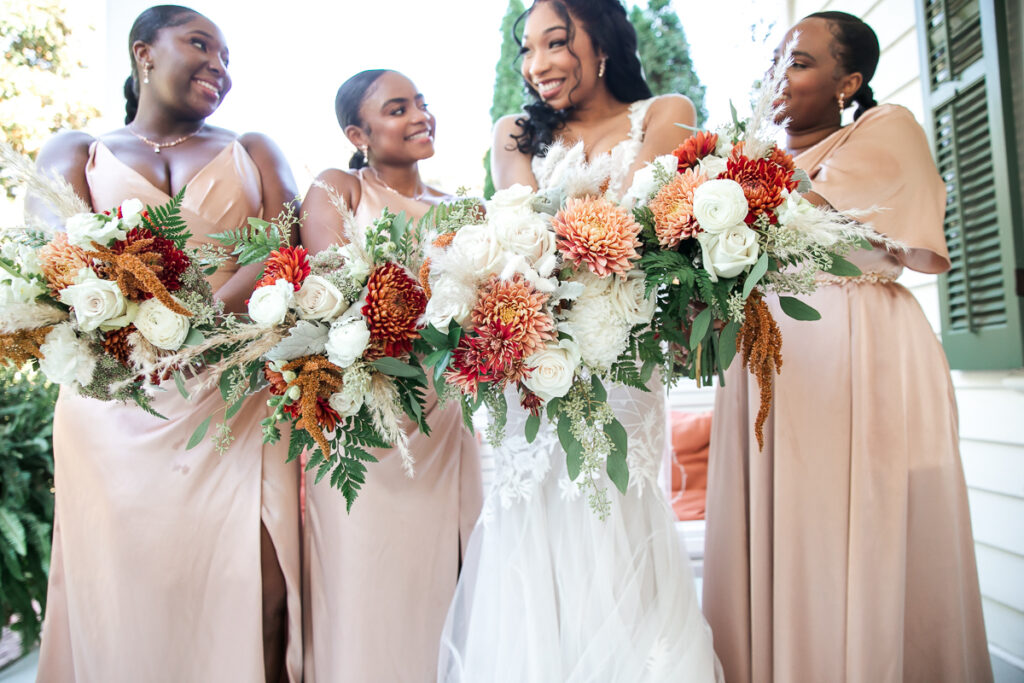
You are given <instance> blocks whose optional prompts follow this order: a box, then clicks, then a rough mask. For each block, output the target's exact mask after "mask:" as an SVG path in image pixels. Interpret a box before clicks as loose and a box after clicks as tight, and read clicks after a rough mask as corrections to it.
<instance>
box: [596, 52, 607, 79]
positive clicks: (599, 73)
mask: <svg viewBox="0 0 1024 683" xmlns="http://www.w3.org/2000/svg"><path fill="white" fill-rule="evenodd" d="M607 61H608V58H607V57H601V65H600V66H599V67H597V77H598V78H604V63H605V62H607Z"/></svg>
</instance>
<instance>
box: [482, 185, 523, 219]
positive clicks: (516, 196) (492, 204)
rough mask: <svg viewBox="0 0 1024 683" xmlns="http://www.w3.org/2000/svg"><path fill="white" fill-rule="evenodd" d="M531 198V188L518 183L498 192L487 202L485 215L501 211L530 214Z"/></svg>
mask: <svg viewBox="0 0 1024 683" xmlns="http://www.w3.org/2000/svg"><path fill="white" fill-rule="evenodd" d="M533 196H534V192H533V189H532V188H530V187H528V186H526V185H520V184H518V183H517V184H515V185H513V186H512V187H508V188H505V189H504V190H498V191H497V192H495V193H494V196H493V197H491V199H490V201H489V202H487V214H488V215H491V214H492V213H496V212H501V211H512V212H516V213H532V212H533V208H532V207H533Z"/></svg>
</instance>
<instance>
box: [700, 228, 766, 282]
mask: <svg viewBox="0 0 1024 683" xmlns="http://www.w3.org/2000/svg"><path fill="white" fill-rule="evenodd" d="M697 241H698V242H700V248H701V253H702V255H703V257H704V270H706V271H708V274H709V275H711V280H712V281H713V282H718V278H719V277H736V276H737V275H739V274H740V273H741V272H743V270H745V269H746V268H749V267H750V266H752V265H754V264H755V263H757V257H758V245H757V233H755V232H754V231H753V230H751V229H750V228H748V227H747V226H746V225H744V224H743V223H739V224H737V225H734V226H732V227H731V228H728V229H727V230H724V231H722V232H721V233H719V234H717V235H709V234H707V233H698V234H697Z"/></svg>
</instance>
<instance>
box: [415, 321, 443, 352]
mask: <svg viewBox="0 0 1024 683" xmlns="http://www.w3.org/2000/svg"><path fill="white" fill-rule="evenodd" d="M420 336H421V337H423V338H424V339H425V340H427V343H428V344H430V345H431V346H433V347H434V348H437V349H446V348H450V345H449V344H448V333H447V332H442V331H441V330H439V329H437V328H436V327H434V326H433V325H431V324H429V323H428V324H427V326H426V327H424V328H423V329H422V330H420Z"/></svg>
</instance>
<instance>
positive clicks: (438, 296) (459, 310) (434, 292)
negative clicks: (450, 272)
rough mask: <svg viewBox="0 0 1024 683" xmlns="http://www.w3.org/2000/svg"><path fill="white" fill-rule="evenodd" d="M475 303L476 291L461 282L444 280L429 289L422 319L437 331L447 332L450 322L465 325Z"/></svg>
mask: <svg viewBox="0 0 1024 683" xmlns="http://www.w3.org/2000/svg"><path fill="white" fill-rule="evenodd" d="M475 303H476V290H474V289H473V288H472V287H469V286H468V285H464V284H462V283H461V282H457V281H454V280H451V279H449V278H444V279H442V280H440V281H439V282H438V283H437V284H435V285H434V286H433V287H431V288H430V300H429V301H427V310H426V311H424V312H423V319H424V320H425V321H426V322H428V323H430V324H431V325H433V326H434V327H436V328H437V329H439V330H442V331H445V332H446V331H447V330H448V326H449V324H450V323H451V321H453V320H454V321H455V323H456V324H458V325H465V324H466V321H468V320H469V314H470V313H472V311H473V305H474V304H475Z"/></svg>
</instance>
